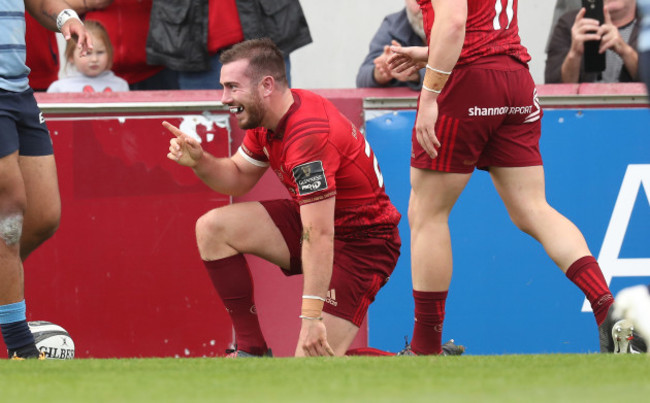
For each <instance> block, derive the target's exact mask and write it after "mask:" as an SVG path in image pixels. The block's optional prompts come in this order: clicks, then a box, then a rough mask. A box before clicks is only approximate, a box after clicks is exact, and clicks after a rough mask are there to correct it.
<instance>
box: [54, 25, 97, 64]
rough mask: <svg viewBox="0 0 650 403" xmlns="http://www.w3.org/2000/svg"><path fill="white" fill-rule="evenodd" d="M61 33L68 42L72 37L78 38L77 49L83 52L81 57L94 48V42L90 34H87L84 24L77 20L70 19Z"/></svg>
mask: <svg viewBox="0 0 650 403" xmlns="http://www.w3.org/2000/svg"><path fill="white" fill-rule="evenodd" d="M61 33H62V34H63V37H64V38H65V40H66V41H67V40H68V39H70V38H72V36H76V37H77V48H79V49H80V50H81V53H80V54H81V56H85V55H86V54H88V51H89V50H91V49H92V48H93V40H92V38H91V37H90V34H88V32H86V28H84V24H83V23H82V22H81V21H80V20H78V19H77V18H69V19H68V20H67V21H66V22H65V24H63V26H62V27H61Z"/></svg>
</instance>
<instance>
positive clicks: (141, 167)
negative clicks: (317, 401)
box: [26, 0, 650, 357]
mask: <svg viewBox="0 0 650 403" xmlns="http://www.w3.org/2000/svg"><path fill="white" fill-rule="evenodd" d="M553 3H554V2H552V1H549V2H528V1H522V2H520V12H519V18H520V27H521V31H522V38H523V42H524V45H526V46H528V47H529V49H530V51H531V54H532V56H533V62H532V63H531V72H532V73H533V76H534V77H535V79H536V81H537V82H538V83H541V77H542V72H543V61H544V59H545V57H544V52H543V48H544V46H545V43H546V37H547V34H548V26H549V25H550V19H551V14H552V8H553ZM302 4H303V7H304V9H305V13H306V15H307V19H308V22H309V24H310V27H311V29H312V35H313V37H314V40H315V43H314V44H312V45H309V46H307V47H305V48H303V49H300V50H298V51H296V52H295V54H293V55H292V74H293V80H294V86H296V87H304V88H323V89H328V88H329V89H337V88H351V87H353V86H354V77H355V75H356V69H357V66H358V65H359V64H360V62H361V60H362V59H363V56H364V55H365V53H366V51H367V45H368V42H369V41H370V38H371V37H372V35H373V34H374V32H375V30H376V29H377V27H378V25H379V23H380V21H381V19H382V18H383V16H384V15H385V14H387V13H389V12H392V11H397V10H399V9H400V8H401V5H402V2H401V1H400V0H392V1H385V0H380V1H375V0H373V1H372V7H368V5H369V4H370V1H369V0H368V1H359V2H343V1H342V0H335V1H332V2H327V5H325V4H324V3H322V2H317V1H315V0H305V1H303V2H302ZM366 8H368V9H366ZM316 16H319V18H315V17H316ZM335 19H338V20H339V21H342V22H341V23H338V24H336V26H335V27H332V26H331V24H327V23H326V22H327V21H333V20H335ZM350 37H354V38H355V40H350ZM324 59H328V60H329V61H328V63H326V64H327V66H328V70H327V73H325V72H323V71H322V69H321V66H323V64H324V63H323V60H324ZM540 90H541V93H542V99H543V101H546V107H547V110H546V115H545V117H544V135H543V142H542V147H543V153H544V156H545V163H546V168H547V174H548V181H547V182H548V193H549V199H550V200H551V202H552V203H554V204H555V205H556V206H557V207H558V209H559V210H560V211H562V212H564V213H565V214H567V215H568V216H569V217H570V218H571V219H572V220H574V221H575V222H576V223H577V224H578V225H579V226H580V227H581V228H582V229H583V231H584V232H585V236H586V238H587V241H588V243H589V246H590V247H591V249H592V252H593V253H594V255H596V256H597V257H598V256H599V252H600V251H601V250H602V249H603V243H604V238H605V234H606V233H607V231H608V224H609V223H610V218H611V217H612V215H613V210H614V207H615V205H616V202H617V200H618V197H619V193H620V190H621V187H622V184H623V182H624V179H625V178H627V176H626V172H628V170H629V167H628V166H629V165H634V166H641V168H640V170H638V169H637V170H635V168H633V171H634V172H635V173H634V174H632V176H633V177H634V178H636V179H634V178H633V179H632V182H633V183H632V185H631V186H632V188H634V187H635V186H636V190H637V192H634V194H633V195H632V196H630V194H628V195H627V196H626V197H627V198H628V199H629V198H630V197H634V200H632V202H631V203H632V209H631V210H630V217H631V218H630V220H629V223H630V225H629V226H627V227H626V228H625V231H624V233H623V236H624V237H625V242H624V243H623V244H622V246H621V249H620V256H619V255H617V256H614V258H613V261H616V260H617V258H618V257H621V258H626V259H630V258H635V259H644V260H641V261H640V262H639V261H637V263H641V264H642V265H643V264H645V266H644V267H650V264H647V261H648V257H649V256H650V253H648V249H649V248H648V243H647V240H648V239H650V234H649V233H648V228H650V214H649V211H648V208H647V206H648V204H649V203H648V196H647V192H648V191H650V178H648V174H647V170H648V168H647V167H648V165H649V164H650V157H649V156H650V143H649V141H648V139H647V127H648V124H649V123H650V116H649V115H648V111H647V110H646V109H645V107H646V106H647V103H646V102H645V100H644V99H642V98H644V97H643V96H641V95H640V94H642V87H641V86H634V85H632V86H622V87H621V86H616V87H615V86H592V87H589V86H583V87H578V86H569V87H562V88H560V89H559V90H558V88H555V89H553V88H549V87H546V88H540ZM590 91H591V93H590ZM320 92H321V93H323V95H325V96H327V97H328V98H330V99H332V100H333V101H334V102H335V103H336V104H337V106H339V107H340V108H341V109H342V110H343V111H344V113H346V114H347V115H348V116H349V117H350V118H351V119H352V120H353V121H354V122H355V123H357V124H359V125H365V126H366V127H367V134H368V136H369V140H370V142H371V144H372V146H373V149H374V150H375V152H376V154H377V155H378V158H379V162H380V165H381V167H382V170H383V173H384V176H385V177H386V183H387V189H388V191H389V194H390V195H391V197H392V198H393V199H394V200H395V202H396V204H398V207H400V209H401V210H402V212H403V213H405V203H406V200H407V199H406V198H405V197H406V195H407V194H408V161H407V160H406V159H405V158H404V156H407V155H408V141H409V140H408V139H409V137H410V135H409V131H410V126H411V125H412V121H413V117H414V114H413V108H414V102H413V101H414V99H413V93H412V92H407V91H390V92H383V91H379V92H377V91H368V90H364V91H361V90H353V89H345V90H322V91H320ZM578 93H580V94H581V95H580V96H577V94H578ZM563 97H564V98H563ZM215 99H218V93H215V92H210V91H197V92H192V93H190V94H185V95H183V96H179V95H177V94H172V93H158V94H150V93H142V94H135V93H133V94H128V95H127V94H122V95H120V94H112V95H102V94H94V95H80V96H78V97H70V96H66V97H61V96H49V95H41V96H40V97H39V102H40V103H41V106H42V107H43V109H44V111H45V112H46V116H47V117H48V122H49V125H50V128H51V130H52V131H53V139H54V140H53V141H54V144H55V149H56V153H57V162H58V165H59V177H60V182H61V190H62V197H63V202H64V215H63V221H62V226H61V229H60V231H59V233H58V234H57V236H56V237H55V238H54V239H53V240H51V241H50V242H48V244H46V245H45V247H44V248H43V250H42V251H38V252H37V253H35V254H34V256H32V257H31V258H30V261H28V265H27V270H26V281H27V294H28V301H29V310H30V320H51V321H53V322H56V323H59V324H62V325H63V326H64V327H66V328H68V330H70V332H71V333H72V335H73V337H74V338H75V341H76V342H77V354H78V356H79V357H137V356H144V357H147V356H177V357H183V356H186V357H196V356H203V355H207V356H213V355H217V354H222V353H223V351H224V349H225V347H226V346H227V345H228V343H229V342H230V341H231V338H232V334H231V330H230V327H229V321H228V318H227V316H226V314H225V312H224V310H223V307H222V306H221V304H220V303H218V302H217V301H215V298H214V291H213V290H212V289H211V286H210V285H209V283H208V282H207V281H206V280H207V277H206V276H205V274H204V273H203V272H202V271H201V266H200V262H199V261H198V257H197V255H196V249H195V246H194V240H193V222H194V220H195V219H196V217H198V215H200V214H201V213H203V212H204V211H206V210H207V209H209V208H211V207H214V206H218V205H223V204H225V203H228V202H230V200H229V199H228V198H224V197H222V196H219V195H215V194H214V193H211V192H209V191H206V189H204V188H202V187H201V185H200V184H198V183H197V181H196V179H195V178H194V177H193V176H192V175H191V174H189V173H187V172H182V171H181V170H178V169H174V168H175V167H174V166H173V165H169V163H168V162H167V161H166V160H165V158H164V153H165V151H164V150H165V148H166V144H167V138H168V135H167V133H165V131H164V130H162V129H161V127H160V121H161V120H162V119H168V120H170V121H171V122H172V123H176V124H185V125H188V126H187V127H188V128H189V130H195V131H196V132H197V135H199V136H200V137H202V138H203V139H204V140H205V141H206V144H208V145H209V147H210V149H211V150H212V151H213V152H215V153H217V154H219V155H227V154H228V153H229V152H232V151H233V150H234V149H236V146H237V145H238V143H239V139H240V138H241V132H240V131H239V130H237V129H231V130H229V129H228V118H227V117H225V116H227V114H225V111H224V110H223V109H222V108H220V106H219V105H218V103H216V102H214V101H215ZM396 100H397V101H398V102H395V101H396ZM558 100H559V101H558ZM585 107H586V109H585ZM594 107H597V108H598V109H593V108H594ZM601 108H604V109H605V110H603V109H601ZM612 108H613V109H612ZM206 111H207V113H206ZM213 124H214V125H213ZM585 146H586V147H585ZM400 156H402V157H401V158H400ZM639 172H640V173H639ZM635 175H636V176H635ZM644 178H646V179H644ZM634 180H637V182H634ZM642 182H643V183H644V185H642ZM644 186H645V187H644ZM644 189H645V191H644ZM628 193H629V192H628ZM268 196H271V197H277V196H280V197H282V196H284V190H283V189H281V188H280V187H279V185H278V184H277V181H276V180H275V178H273V177H269V176H267V177H265V182H264V186H262V187H260V188H259V189H256V191H255V192H254V193H253V194H251V195H249V196H248V197H247V198H242V199H236V200H235V201H240V200H250V199H259V198H262V197H268ZM477 198H480V199H481V203H480V204H476V203H474V202H475V200H473V199H477ZM453 214H454V215H453V217H452V220H454V222H452V225H454V228H455V229H454V230H453V231H454V233H453V236H454V237H455V238H454V241H455V242H456V243H455V246H454V253H455V256H456V258H457V262H456V268H457V270H456V276H455V278H454V283H453V284H452V287H453V293H452V294H451V296H450V300H449V305H448V312H449V320H448V322H447V324H446V328H445V336H446V337H454V338H456V339H457V340H458V341H459V342H461V343H463V344H467V345H468V353H471V354H501V353H544V352H588V351H595V350H596V349H597V341H596V336H595V326H594V324H593V318H592V315H591V314H590V313H588V312H581V308H582V305H583V298H582V297H581V295H580V293H579V291H578V290H577V289H576V288H575V287H574V286H572V285H571V284H570V283H569V282H568V281H566V280H565V279H563V278H562V275H561V272H559V271H558V270H557V269H555V268H554V266H553V265H552V263H551V262H550V261H549V259H548V258H547V257H546V256H545V255H544V254H543V251H542V250H541V248H540V247H539V246H537V245H536V244H535V243H534V242H533V241H532V240H530V239H529V238H527V237H526V236H524V235H522V234H520V233H518V232H517V231H516V230H515V229H514V228H513V226H512V224H510V222H509V221H508V219H507V216H506V214H505V211H504V209H503V208H502V207H501V206H500V205H499V202H498V198H497V196H496V194H495V192H494V191H493V189H492V188H491V185H490V183H489V180H488V176H487V175H485V174H478V175H476V177H475V178H474V179H472V182H470V186H469V187H468V189H467V193H466V194H465V195H463V198H462V199H461V201H460V204H459V205H458V206H457V208H456V209H455V210H454V213H453ZM406 224H407V223H406V220H404V221H403V222H402V234H403V236H404V237H405V238H406V237H407V234H408V227H407V225H406ZM628 228H629V231H628ZM402 253H403V255H402V258H401V259H400V263H399V265H398V269H397V271H396V273H395V276H393V278H392V279H391V282H390V283H389V285H388V286H387V287H386V289H385V290H383V291H382V292H380V294H379V296H378V302H377V303H376V304H375V305H373V307H372V308H371V312H370V315H369V321H368V327H367V329H366V328H364V329H363V331H362V332H361V335H360V337H359V338H358V339H357V341H356V343H355V346H360V345H366V344H368V343H369V344H370V345H371V346H373V347H378V348H383V349H387V350H391V351H397V350H399V349H400V348H401V347H402V343H403V336H406V335H410V331H411V329H412V314H411V312H412V301H411V296H410V280H409V278H410V277H409V276H410V274H409V264H408V258H409V256H408V243H407V242H405V244H404V247H403V251H402ZM529 259H530V262H529V263H528V264H526V265H525V267H522V266H524V265H522V264H521V263H522V262H524V261H526V260H529ZM251 263H252V266H253V271H254V276H255V277H256V279H257V280H261V281H259V282H258V286H257V288H256V295H257V297H258V304H259V307H258V309H259V312H260V315H261V321H262V326H263V329H264V331H265V334H266V335H267V338H268V339H269V342H270V345H271V346H272V347H273V348H274V351H275V352H276V355H279V356H282V355H290V354H291V353H292V351H291V348H292V345H294V343H295V337H296V335H297V328H298V326H299V322H298V321H297V320H296V317H297V313H298V308H297V303H296V300H297V299H299V291H300V279H298V278H293V279H286V278H284V277H283V276H282V275H281V274H279V273H277V271H274V270H273V269H272V268H271V267H269V265H267V264H265V263H264V262H262V261H260V260H259V259H251ZM647 275H648V273H645V276H647ZM647 280H648V278H647V277H644V278H640V277H638V276H637V277H632V278H621V277H618V278H615V279H614V282H613V283H612V287H613V291H616V290H618V289H620V288H622V287H623V286H624V285H627V284H633V283H636V282H639V281H647Z"/></svg>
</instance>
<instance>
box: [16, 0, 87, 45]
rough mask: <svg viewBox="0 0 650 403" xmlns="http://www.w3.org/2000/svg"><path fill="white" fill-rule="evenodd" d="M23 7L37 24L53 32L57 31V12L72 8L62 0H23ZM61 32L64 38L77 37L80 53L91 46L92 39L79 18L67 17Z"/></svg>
mask: <svg viewBox="0 0 650 403" xmlns="http://www.w3.org/2000/svg"><path fill="white" fill-rule="evenodd" d="M25 7H26V9H27V11H28V12H29V13H30V14H31V15H32V17H34V19H35V20H36V21H38V23H39V24H41V25H42V26H44V27H45V28H47V29H49V30H52V31H55V32H58V28H57V25H56V19H57V17H58V16H59V13H61V11H63V10H65V9H66V8H69V9H72V8H73V7H72V6H71V5H70V4H69V3H68V2H66V1H64V0H25ZM61 33H62V34H63V37H64V38H65V39H66V40H68V39H70V38H72V37H73V36H76V37H77V38H78V40H77V46H78V47H79V49H81V54H82V55H85V54H86V52H87V51H88V49H92V48H93V43H92V39H91V37H90V35H88V33H87V32H86V28H84V24H83V23H82V22H81V20H78V19H76V18H70V19H68V20H67V21H66V22H65V24H63V26H62V27H61Z"/></svg>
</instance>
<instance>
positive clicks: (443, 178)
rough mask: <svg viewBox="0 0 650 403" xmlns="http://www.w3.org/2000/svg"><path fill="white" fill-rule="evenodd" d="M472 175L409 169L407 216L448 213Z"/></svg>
mask: <svg viewBox="0 0 650 403" xmlns="http://www.w3.org/2000/svg"><path fill="white" fill-rule="evenodd" d="M471 176H472V174H471V173H470V174H464V173H448V172H438V171H432V170H428V169H419V168H411V188H412V191H411V199H410V201H409V216H411V214H417V215H418V216H419V217H426V216H430V215H436V214H439V213H441V212H447V213H448V212H449V211H450V210H451V208H452V207H453V206H454V204H455V203H456V200H458V197H459V196H460V194H461V193H462V192H463V189H465V186H466V185H467V182H468V181H469V179H470V177H471Z"/></svg>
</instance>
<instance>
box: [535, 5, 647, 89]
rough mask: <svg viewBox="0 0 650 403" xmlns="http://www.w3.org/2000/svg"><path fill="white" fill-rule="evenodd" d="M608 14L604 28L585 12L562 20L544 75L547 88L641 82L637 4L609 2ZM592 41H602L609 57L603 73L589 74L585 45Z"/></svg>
mask: <svg viewBox="0 0 650 403" xmlns="http://www.w3.org/2000/svg"><path fill="white" fill-rule="evenodd" d="M604 14H605V22H604V23H603V24H602V25H600V26H599V24H598V22H597V21H596V20H593V19H590V18H584V16H585V9H584V8H581V9H579V10H573V11H569V12H567V13H565V14H564V15H562V16H561V17H560V19H559V20H558V23H557V24H556V26H555V28H554V29H553V33H552V35H551V42H550V43H549V46H548V52H547V54H548V56H547V59H546V71H545V74H544V76H545V82H546V83H547V84H550V83H584V82H604V83H614V82H630V81H638V62H639V55H638V53H637V51H636V44H637V39H638V36H639V22H638V14H637V9H636V2H635V0H605V7H604ZM590 32H595V33H590ZM588 40H601V46H600V52H601V53H602V52H605V54H606V68H605V71H603V72H602V73H592V72H590V73H588V72H586V71H585V66H584V62H583V54H584V43H585V41H588Z"/></svg>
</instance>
